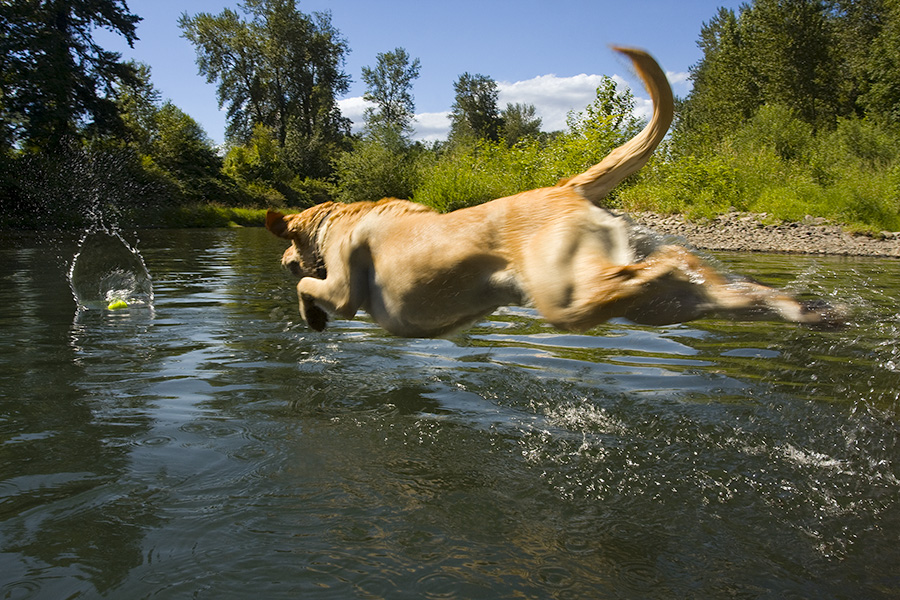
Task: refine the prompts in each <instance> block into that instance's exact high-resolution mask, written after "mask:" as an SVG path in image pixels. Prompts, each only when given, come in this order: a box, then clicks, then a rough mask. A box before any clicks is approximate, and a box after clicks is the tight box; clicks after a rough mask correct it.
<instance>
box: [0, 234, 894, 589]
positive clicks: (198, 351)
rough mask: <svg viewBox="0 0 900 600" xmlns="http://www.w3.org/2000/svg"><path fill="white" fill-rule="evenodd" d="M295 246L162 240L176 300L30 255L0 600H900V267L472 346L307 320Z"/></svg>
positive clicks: (13, 370)
mask: <svg viewBox="0 0 900 600" xmlns="http://www.w3.org/2000/svg"><path fill="white" fill-rule="evenodd" d="M281 246H282V244H281V242H279V241H278V240H277V239H275V238H274V237H270V236H268V235H267V234H266V232H264V231H261V230H253V231H166V232H144V233H142V241H141V244H140V247H141V251H142V253H143V257H144V260H145V261H146V265H147V268H148V269H149V274H150V275H152V279H153V294H154V298H153V300H154V302H153V304H154V310H153V311H107V310H93V311H92V310H88V311H80V314H78V316H77V317H75V315H76V312H79V311H77V305H76V303H75V302H74V301H73V300H72V295H71V294H70V293H68V288H67V286H68V283H67V280H66V273H65V272H63V271H64V269H58V270H57V269H48V268H47V265H48V264H51V263H50V262H48V256H54V257H56V262H57V263H59V264H70V260H71V257H72V256H74V255H75V252H76V251H77V249H78V240H77V239H70V240H68V241H65V240H64V241H62V242H58V243H55V244H53V245H52V246H51V245H49V244H48V242H46V241H44V240H41V239H39V238H36V237H32V236H29V235H26V234H17V235H9V234H6V235H5V236H4V239H2V240H0V280H2V285H0V323H2V327H3V336H2V337H0V364H2V366H3V367H2V369H0V452H2V460H0V544H2V547H0V597H10V598H27V597H35V598H37V597H41V598H43V597H97V596H109V597H151V596H153V597H190V596H197V597H215V598H223V597H224V598H227V597H235V598H243V597H246V596H247V595H249V594H257V595H261V596H264V597H288V596H289V597H303V596H304V595H307V596H313V597H317V598H319V597H322V598H348V597H360V598H380V597H391V598H445V597H459V598H474V597H490V598H513V597H536V598H557V597H558V598H602V597H617V598H619V597H633V598H672V597H722V596H726V597H732V596H740V597H758V596H767V597H785V596H796V597H817V598H842V597H844V598H845V597H870V598H871V597H895V596H897V595H898V594H900V576H898V575H897V574H896V565H897V563H898V559H900V551H898V550H897V548H896V540H897V538H898V535H900V506H898V504H900V469H898V465H900V446H898V440H900V436H898V426H897V412H898V406H900V396H898V394H900V392H898V390H900V350H898V344H897V340H898V331H900V311H898V308H897V307H898V299H900V298H898V296H900V292H898V289H900V286H898V284H900V281H898V280H900V270H898V269H897V266H898V265H897V262H896V261H886V260H849V259H821V258H820V259H812V258H804V257H784V256H739V255H720V256H718V260H719V261H721V262H722V264H724V265H726V266H729V267H731V268H733V269H734V270H735V271H738V272H744V273H747V274H750V275H752V276H755V277H757V278H759V279H762V280H764V281H766V282H771V283H775V284H778V285H782V286H789V287H792V288H793V289H795V290H796V291H797V292H798V293H800V294H810V295H817V296H825V297H826V298H832V299H840V300H842V301H844V302H847V303H849V304H851V305H852V306H853V307H854V309H855V310H856V314H857V319H856V320H855V321H854V322H853V323H852V324H851V326H850V327H848V328H847V329H845V330H843V331H830V332H822V331H810V330H806V329H802V328H799V327H797V326H795V325H790V324H784V323H765V322H762V323H760V322H754V323H732V322H727V321H716V320H705V321H701V322H698V323H693V324H689V325H680V326H671V327H665V328H650V327H636V326H633V325H630V324H628V323H625V322H616V323H611V324H608V325H606V326H603V327H600V328H597V329H595V330H594V331H592V332H590V334H589V335H584V336H578V335H568V334H563V333H560V332H557V331H555V330H553V329H551V328H549V327H547V326H546V325H545V324H543V323H542V322H541V321H540V320H539V319H536V318H535V316H534V314H533V312H531V311H529V310H527V309H506V310H502V311H498V313H496V314H494V315H492V316H491V317H490V318H489V319H487V320H485V321H484V322H483V323H480V324H479V325H478V326H477V327H475V328H473V329H472V330H470V331H468V332H465V333H464V334H461V335H459V336H457V337H454V338H452V339H448V340H404V339H397V338H391V337H388V336H385V335H384V333H383V332H382V331H381V330H380V329H378V328H376V327H375V326H374V325H372V324H370V323H368V322H367V321H366V320H365V319H362V320H359V321H354V322H337V323H335V327H334V328H333V329H330V330H329V331H327V332H325V333H322V334H317V333H313V332H311V331H309V330H307V329H306V328H305V327H304V326H303V325H302V324H300V322H299V318H298V316H297V314H296V298H295V296H294V291H293V286H292V285H291V282H290V280H289V279H288V278H287V277H286V276H285V275H283V274H282V273H281V272H280V271H279V269H278V257H279V255H280V252H281V249H282V248H281Z"/></svg>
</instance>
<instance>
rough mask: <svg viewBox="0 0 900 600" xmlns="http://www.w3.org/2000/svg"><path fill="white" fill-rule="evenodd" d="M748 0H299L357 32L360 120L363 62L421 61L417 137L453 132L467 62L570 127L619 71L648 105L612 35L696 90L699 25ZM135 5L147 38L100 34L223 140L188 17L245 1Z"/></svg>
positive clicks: (350, 99) (355, 113) (351, 99)
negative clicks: (693, 75)
mask: <svg viewBox="0 0 900 600" xmlns="http://www.w3.org/2000/svg"><path fill="white" fill-rule="evenodd" d="M742 3H743V0H623V1H619V2H613V1H607V0H594V1H592V2H591V1H583V0H555V1H540V2H539V1H537V0H520V1H507V0H480V1H473V0H450V1H444V2H432V1H431V0H391V1H383V2H378V1H375V0H331V1H325V0H300V1H298V2H297V7H298V9H299V10H300V11H302V12H304V13H307V14H310V13H313V12H318V11H330V12H331V14H332V23H333V25H334V26H335V27H336V28H337V29H338V30H339V31H340V32H341V34H342V35H343V36H344V37H345V38H346V40H347V42H348V45H349V47H350V54H349V55H348V56H347V61H346V64H345V66H344V70H345V72H346V73H347V74H348V75H350V77H351V78H352V79H353V83H352V84H351V88H350V92H349V93H348V94H346V95H345V96H344V97H342V98H340V105H341V111H342V112H343V114H344V115H345V116H347V117H349V118H351V119H353V121H354V123H356V124H360V123H361V121H362V111H363V109H364V108H365V105H364V103H363V101H362V95H363V93H364V92H365V86H364V84H363V83H362V81H361V70H362V68H363V67H364V66H374V65H375V62H376V58H375V57H376V55H377V54H378V53H379V52H387V51H390V50H393V49H394V48H396V47H403V48H405V49H406V51H407V52H408V53H409V54H410V56H411V57H413V58H418V59H419V60H420V61H421V64H422V66H421V71H420V76H419V78H418V79H417V80H416V81H415V83H414V87H413V94H414V95H415V101H416V113H417V122H416V123H415V127H416V133H415V135H414V137H415V138H416V139H425V140H434V139H442V138H445V137H446V133H447V130H448V128H449V121H448V120H447V114H448V112H449V110H450V106H451V104H452V103H453V83H454V82H455V81H456V80H457V78H458V77H459V76H460V75H461V74H462V73H464V72H467V71H468V72H469V73H481V74H483V75H487V76H489V77H491V78H493V79H494V80H495V81H496V82H497V83H498V87H499V91H500V96H499V103H500V107H501V108H502V107H504V106H506V103H507V102H527V103H531V104H534V105H535V107H536V108H537V112H538V116H540V117H542V119H543V129H544V130H547V131H551V130H554V129H562V128H563V127H564V126H565V115H566V113H567V112H568V111H569V110H573V109H574V110H577V111H580V110H583V109H584V108H585V106H587V105H588V104H589V103H590V102H591V101H592V100H593V98H594V90H595V89H596V87H597V85H598V83H599V80H600V78H601V77H602V76H603V75H608V76H610V77H614V78H615V79H616V80H617V82H619V84H620V85H632V86H634V88H635V89H634V92H635V96H636V97H637V99H638V106H637V111H638V112H639V113H641V114H649V101H648V100H647V99H646V93H645V92H644V90H643V88H641V87H640V81H639V80H637V78H636V77H635V76H634V75H633V74H632V72H631V70H630V68H629V66H628V64H627V61H626V60H624V59H622V58H620V57H619V56H618V55H616V54H615V53H614V52H612V51H611V50H610V49H609V47H608V46H609V45H610V44H621V45H630V46H638V47H642V48H645V49H646V50H648V51H649V52H650V53H651V54H653V55H654V56H655V57H656V59H657V60H658V61H659V63H660V64H661V65H662V67H663V69H665V70H666V72H667V73H668V74H669V79H670V81H671V83H672V87H673V89H674V91H675V94H676V95H685V94H687V93H688V92H689V91H690V82H688V81H687V80H686V77H687V72H688V68H689V67H690V66H691V65H693V64H695V63H696V62H697V61H698V60H700V58H701V53H700V50H699V49H698V48H697V39H698V37H699V34H700V27H701V26H702V24H703V23H704V22H706V21H709V20H710V19H712V18H713V17H714V16H715V15H716V13H717V12H718V8H719V7H720V6H724V7H727V8H732V9H735V10H737V9H738V7H739V6H740V5H741V4H742ZM127 4H128V8H129V10H130V11H131V12H132V13H134V14H136V15H138V16H140V17H143V21H141V22H140V23H139V24H138V29H137V34H138V37H139V38H140V40H139V41H137V42H136V43H135V45H134V48H133V49H131V48H128V46H127V44H125V43H124V41H123V40H122V38H121V37H116V36H113V35H111V34H106V33H105V32H98V34H97V37H96V39H97V41H99V42H100V43H101V45H103V46H104V47H105V48H107V49H110V50H117V51H120V52H122V54H123V56H124V57H125V58H126V59H132V58H133V59H135V60H138V61H140V62H144V63H146V64H148V65H150V67H151V73H152V80H153V83H154V85H155V86H156V88H157V89H158V90H159V91H160V93H161V94H162V96H163V98H165V99H169V100H171V101H172V102H174V103H175V105H176V106H178V107H179V108H181V109H182V110H184V111H185V112H186V113H188V114H189V115H191V116H192V117H193V118H194V119H196V120H197V121H198V122H199V123H200V124H201V125H202V126H203V128H204V129H205V130H206V133H207V134H208V135H209V136H210V137H211V138H212V139H213V140H214V141H215V142H217V143H221V142H222V141H223V134H224V130H225V117H224V113H223V112H222V111H221V110H219V107H218V102H217V100H216V88H215V85H214V84H208V83H206V80H205V78H204V77H202V76H200V75H199V74H198V72H197V66H196V63H195V58H196V54H195V51H194V48H193V46H192V45H191V44H190V42H188V41H187V40H185V39H184V38H182V37H181V31H180V29H179V28H178V25H177V20H178V16H179V15H180V14H181V13H182V12H187V13H188V14H190V15H194V14H197V13H199V12H209V13H213V14H217V13H219V12H221V11H222V10H223V9H225V8H237V5H238V2H237V0H191V1H181V2H175V1H172V0H127Z"/></svg>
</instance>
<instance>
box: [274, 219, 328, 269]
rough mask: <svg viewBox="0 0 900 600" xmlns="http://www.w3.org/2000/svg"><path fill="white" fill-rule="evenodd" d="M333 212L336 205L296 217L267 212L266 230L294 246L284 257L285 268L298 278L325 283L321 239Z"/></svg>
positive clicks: (282, 259)
mask: <svg viewBox="0 0 900 600" xmlns="http://www.w3.org/2000/svg"><path fill="white" fill-rule="evenodd" d="M332 208H333V203H332V202H325V203H324V204H318V205H316V206H314V207H312V208H308V209H306V210H304V211H303V212H301V213H297V214H294V215H283V214H281V213H280V212H278V211H274V210H270V211H268V212H266V229H268V230H269V231H271V232H272V233H274V234H275V235H277V236H278V237H280V238H284V239H286V240H289V241H290V242H291V246H290V248H288V249H287V250H285V251H284V256H282V257H281V265H282V266H283V267H284V268H286V269H287V270H288V271H290V272H291V273H293V274H294V275H295V276H297V277H299V278H303V277H316V278H318V279H325V264H324V262H323V261H322V255H321V253H320V251H319V239H318V238H319V229H320V228H321V226H322V223H323V222H324V220H325V219H326V218H327V217H328V214H329V213H330V212H331V210H332Z"/></svg>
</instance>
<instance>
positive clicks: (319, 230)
mask: <svg viewBox="0 0 900 600" xmlns="http://www.w3.org/2000/svg"><path fill="white" fill-rule="evenodd" d="M333 212H334V209H333V208H332V209H330V210H329V211H328V212H326V213H325V214H324V215H323V216H322V218H321V219H320V220H319V224H318V225H316V231H315V233H314V234H313V236H312V239H313V240H315V249H316V267H315V269H316V279H326V278H327V277H328V270H327V269H326V268H325V257H324V256H323V255H322V252H321V250H320V249H322V248H324V247H325V234H326V233H327V232H328V223H329V221H330V220H331V213H333Z"/></svg>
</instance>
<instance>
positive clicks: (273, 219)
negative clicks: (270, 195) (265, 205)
mask: <svg viewBox="0 0 900 600" xmlns="http://www.w3.org/2000/svg"><path fill="white" fill-rule="evenodd" d="M266 229H268V230H269V231H271V232H272V233H274V234H275V235H277V236H278V237H280V238H287V237H288V235H287V222H286V221H285V219H284V215H283V214H281V213H280V212H278V211H277V210H267V211H266Z"/></svg>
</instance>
